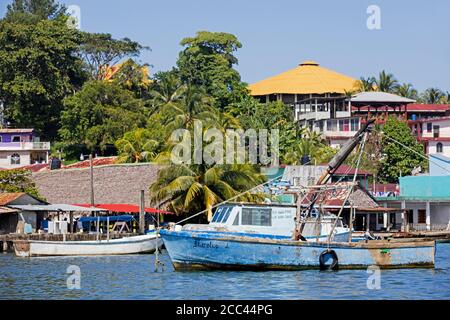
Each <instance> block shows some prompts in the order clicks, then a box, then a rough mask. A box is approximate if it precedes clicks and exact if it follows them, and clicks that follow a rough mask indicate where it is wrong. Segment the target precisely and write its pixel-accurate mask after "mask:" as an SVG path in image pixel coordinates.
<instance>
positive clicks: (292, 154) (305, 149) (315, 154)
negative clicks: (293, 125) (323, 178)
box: [283, 129, 337, 165]
mask: <svg viewBox="0 0 450 320" xmlns="http://www.w3.org/2000/svg"><path fill="white" fill-rule="evenodd" d="M336 152H337V150H336V149H334V148H332V147H330V146H329V145H327V144H326V143H325V141H324V140H323V138H322V136H321V134H320V133H317V132H314V131H311V130H309V129H305V130H304V131H303V133H302V137H301V139H298V140H297V141H296V142H295V143H293V144H292V148H291V150H290V151H288V152H287V153H286V154H284V157H283V162H284V163H286V164H291V165H299V164H301V159H302V157H305V156H308V157H309V159H310V163H309V164H312V165H315V164H317V165H318V164H322V163H327V162H329V161H330V160H331V158H332V157H333V156H334V155H335V154H336Z"/></svg>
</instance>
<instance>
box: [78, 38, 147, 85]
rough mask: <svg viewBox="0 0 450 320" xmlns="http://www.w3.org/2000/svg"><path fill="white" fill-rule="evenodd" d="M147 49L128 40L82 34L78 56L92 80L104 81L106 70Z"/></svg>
mask: <svg viewBox="0 0 450 320" xmlns="http://www.w3.org/2000/svg"><path fill="white" fill-rule="evenodd" d="M144 49H148V47H145V46H142V45H141V44H139V43H138V42H135V41H132V40H130V39H128V38H124V39H120V40H118V39H114V38H113V37H112V36H111V35H110V34H107V33H87V32H84V33H82V44H81V45H80V48H79V55H80V57H82V58H83V60H84V61H85V63H86V65H87V69H88V71H89V73H90V74H91V77H92V79H97V80H102V79H105V77H106V75H107V73H108V68H109V67H111V66H113V65H115V64H117V63H118V62H119V61H120V60H122V59H124V58H126V57H136V56H138V55H139V54H140V52H141V51H142V50H144Z"/></svg>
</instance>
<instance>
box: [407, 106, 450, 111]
mask: <svg viewBox="0 0 450 320" xmlns="http://www.w3.org/2000/svg"><path fill="white" fill-rule="evenodd" d="M411 111H416V112H446V111H450V105H448V104H408V112H411Z"/></svg>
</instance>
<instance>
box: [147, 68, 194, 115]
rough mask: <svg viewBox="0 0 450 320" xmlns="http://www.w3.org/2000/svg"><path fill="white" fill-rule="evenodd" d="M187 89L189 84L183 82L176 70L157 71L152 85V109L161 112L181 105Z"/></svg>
mask: <svg viewBox="0 0 450 320" xmlns="http://www.w3.org/2000/svg"><path fill="white" fill-rule="evenodd" d="M186 90H187V86H186V85H185V84H183V83H182V82H181V80H180V77H179V75H178V73H177V72H176V70H171V71H166V72H158V73H156V74H155V75H154V82H153V83H152V84H151V87H150V101H151V105H152V107H151V110H152V111H153V112H159V111H166V110H168V109H170V108H171V107H173V106H179V105H180V103H181V102H182V101H183V99H184V98H185V95H186Z"/></svg>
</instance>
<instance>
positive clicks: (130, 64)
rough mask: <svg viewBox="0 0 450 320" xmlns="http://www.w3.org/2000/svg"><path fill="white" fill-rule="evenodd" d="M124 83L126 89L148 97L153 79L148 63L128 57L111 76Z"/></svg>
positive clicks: (111, 78) (141, 96)
mask: <svg viewBox="0 0 450 320" xmlns="http://www.w3.org/2000/svg"><path fill="white" fill-rule="evenodd" d="M109 80H111V81H115V82H117V83H118V84H120V85H122V86H123V87H124V88H125V89H127V90H130V91H131V92H134V93H135V94H136V97H138V98H148V91H149V89H150V84H151V81H150V79H149V76H148V65H147V64H144V65H141V64H138V63H136V62H135V61H134V60H133V59H128V60H126V61H125V62H123V63H122V64H120V66H118V70H117V71H116V72H115V73H114V74H113V75H112V76H111V77H110V78H109Z"/></svg>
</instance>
